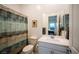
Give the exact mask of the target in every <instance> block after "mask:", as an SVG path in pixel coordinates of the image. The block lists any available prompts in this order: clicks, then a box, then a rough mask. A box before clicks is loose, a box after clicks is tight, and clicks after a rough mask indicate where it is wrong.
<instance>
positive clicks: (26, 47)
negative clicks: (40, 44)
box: [23, 45, 33, 52]
mask: <svg viewBox="0 0 79 59" xmlns="http://www.w3.org/2000/svg"><path fill="white" fill-rule="evenodd" d="M31 49H33V45H27V46H25V47H24V48H23V52H26V51H29V50H31Z"/></svg>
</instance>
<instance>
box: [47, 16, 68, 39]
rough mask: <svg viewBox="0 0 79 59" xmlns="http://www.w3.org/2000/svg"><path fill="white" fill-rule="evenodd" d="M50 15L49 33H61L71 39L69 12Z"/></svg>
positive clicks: (60, 34)
mask: <svg viewBox="0 0 79 59" xmlns="http://www.w3.org/2000/svg"><path fill="white" fill-rule="evenodd" d="M57 17H58V16H57V15H54V16H49V17H48V35H59V36H64V37H65V38H67V39H69V14H64V15H63V16H61V15H60V16H59V18H57Z"/></svg>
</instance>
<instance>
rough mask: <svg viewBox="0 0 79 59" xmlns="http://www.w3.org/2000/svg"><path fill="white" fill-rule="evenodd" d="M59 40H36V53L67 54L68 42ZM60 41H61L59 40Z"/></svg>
mask: <svg viewBox="0 0 79 59" xmlns="http://www.w3.org/2000/svg"><path fill="white" fill-rule="evenodd" d="M58 39H59V38H57V39H55V38H53V39H52V38H50V37H47V36H44V37H42V38H40V39H39V40H38V53H39V54H69V53H70V52H71V51H70V49H69V45H68V41H62V42H61V41H59V40H58ZM61 40H62V39H61Z"/></svg>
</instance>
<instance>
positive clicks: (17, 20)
mask: <svg viewBox="0 0 79 59" xmlns="http://www.w3.org/2000/svg"><path fill="white" fill-rule="evenodd" d="M27 37H28V30H27V17H25V16H23V15H21V14H19V13H17V12H14V13H13V12H12V11H10V9H8V8H7V7H5V8H1V5H0V53H1V54H10V53H11V54H15V53H19V52H20V51H21V50H22V48H23V47H24V46H26V45H27Z"/></svg>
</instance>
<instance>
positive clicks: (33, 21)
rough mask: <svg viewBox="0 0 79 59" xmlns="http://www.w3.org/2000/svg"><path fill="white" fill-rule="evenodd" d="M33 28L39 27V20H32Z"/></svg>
mask: <svg viewBox="0 0 79 59" xmlns="http://www.w3.org/2000/svg"><path fill="white" fill-rule="evenodd" d="M32 27H33V28H36V27H37V20H32Z"/></svg>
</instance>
